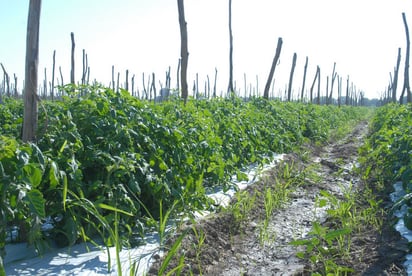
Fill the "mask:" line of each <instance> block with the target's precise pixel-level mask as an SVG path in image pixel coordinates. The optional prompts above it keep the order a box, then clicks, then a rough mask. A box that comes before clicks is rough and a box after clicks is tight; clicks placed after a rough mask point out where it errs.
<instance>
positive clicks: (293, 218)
mask: <svg viewBox="0 0 412 276" xmlns="http://www.w3.org/2000/svg"><path fill="white" fill-rule="evenodd" d="M366 132H367V124H366V123H365V122H364V123H361V124H359V125H358V126H357V127H356V128H355V129H354V131H353V132H352V133H351V134H349V135H348V136H346V137H345V138H344V139H342V140H340V141H336V142H334V143H332V144H330V145H328V146H326V147H323V148H317V149H313V151H312V152H311V154H310V156H309V157H308V158H307V160H305V161H302V160H300V159H299V158H298V157H297V156H295V155H288V156H287V157H286V159H288V160H289V161H290V162H289V164H293V166H294V167H299V168H300V169H303V168H305V167H308V166H311V167H313V169H311V171H312V172H313V175H312V177H306V176H303V178H302V179H303V182H304V183H303V185H299V186H298V187H297V188H296V189H294V190H293V192H291V194H290V195H289V196H290V198H289V200H288V201H287V202H286V203H285V204H284V205H283V206H282V207H281V208H279V209H278V210H276V211H275V212H274V213H273V215H272V217H271V219H270V221H269V224H268V225H267V231H266V232H264V233H265V234H266V237H265V238H264V239H263V242H262V231H261V229H262V228H261V225H262V213H264V206H263V203H262V202H257V205H256V207H255V208H254V209H253V210H252V212H251V213H250V214H249V217H248V222H247V223H242V224H241V225H240V224H238V223H235V221H234V218H233V216H232V215H230V214H228V213H226V212H221V213H219V214H217V215H214V216H212V217H209V218H206V219H203V220H202V221H200V222H199V223H198V224H197V225H196V229H197V234H198V235H197V236H196V235H195V234H193V233H191V234H188V235H187V236H186V238H185V240H184V242H183V244H182V250H181V254H184V255H185V266H184V268H183V270H182V275H187V274H189V272H190V271H191V272H192V273H193V274H195V275H199V274H202V275H227V276H229V275H310V273H308V272H307V267H308V263H305V262H304V261H303V260H301V259H298V258H297V257H296V252H297V248H296V247H295V246H292V245H289V243H290V242H291V241H293V240H294V239H299V238H302V237H305V236H306V235H307V234H308V232H309V231H310V230H311V227H312V222H313V221H320V222H321V223H323V222H324V221H325V219H326V208H325V207H324V208H319V207H317V206H316V198H317V197H318V196H319V193H320V191H321V190H324V191H327V192H329V193H330V194H332V195H334V196H337V197H341V196H342V194H343V190H345V189H349V188H350V187H351V189H361V188H362V181H361V180H360V179H359V177H358V176H357V175H356V173H354V171H353V168H354V166H356V162H357V154H358V152H357V150H358V148H359V146H360V145H361V144H362V143H363V139H364V137H365V135H366ZM291 166H292V165H291ZM280 172H281V171H279V170H276V169H275V170H273V171H271V172H269V173H268V174H267V175H266V176H264V177H263V178H262V179H263V180H262V181H259V182H258V183H256V184H254V185H253V187H250V189H249V190H250V191H249V192H250V193H251V194H253V193H258V192H263V191H264V187H266V185H267V184H268V181H273V180H274V179H276V174H278V173H280ZM263 216H264V215H263ZM391 229H392V228H391V227H390V226H389V225H388V226H385V225H384V227H383V231H382V234H380V233H378V232H376V231H375V230H373V229H370V230H368V231H365V233H361V234H358V235H353V238H352V239H353V241H352V246H351V256H352V257H353V258H352V263H351V262H349V263H347V261H346V263H345V265H348V266H351V267H353V268H354V269H355V271H356V273H354V275H404V274H405V273H404V271H403V270H402V269H401V268H400V267H401V263H402V258H403V256H404V255H405V250H407V248H406V245H405V242H404V241H403V240H401V239H400V237H399V235H398V234H397V233H396V232H394V231H393V230H391ZM199 233H200V234H201V236H202V237H204V241H203V243H202V244H201V245H200V246H199ZM176 257H179V256H176ZM173 262H174V263H173ZM177 262H178V258H176V259H175V260H174V261H172V265H171V267H176V266H177V265H178V263H177ZM158 265H159V263H156V264H155V265H154V266H153V268H152V270H151V272H150V273H149V274H156V273H157V269H158Z"/></svg>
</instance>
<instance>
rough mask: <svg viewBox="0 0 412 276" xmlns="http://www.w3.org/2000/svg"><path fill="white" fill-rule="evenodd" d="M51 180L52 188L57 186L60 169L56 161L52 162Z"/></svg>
mask: <svg viewBox="0 0 412 276" xmlns="http://www.w3.org/2000/svg"><path fill="white" fill-rule="evenodd" d="M49 181H50V188H52V189H54V188H56V186H57V184H59V169H58V168H57V164H56V162H54V161H52V162H51V163H50V171H49Z"/></svg>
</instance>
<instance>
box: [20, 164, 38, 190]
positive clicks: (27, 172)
mask: <svg viewBox="0 0 412 276" xmlns="http://www.w3.org/2000/svg"><path fill="white" fill-rule="evenodd" d="M23 171H24V178H25V179H27V180H28V181H29V184H31V185H32V187H34V188H36V187H37V186H39V184H40V182H41V179H42V173H43V172H42V170H41V169H40V168H39V167H38V165H37V164H34V163H29V164H27V165H25V166H24V167H23Z"/></svg>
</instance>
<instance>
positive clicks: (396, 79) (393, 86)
mask: <svg viewBox="0 0 412 276" xmlns="http://www.w3.org/2000/svg"><path fill="white" fill-rule="evenodd" d="M400 64H401V48H398V58H397V59H396V67H395V70H394V74H393V82H392V102H394V103H396V90H397V87H398V75H399V66H400Z"/></svg>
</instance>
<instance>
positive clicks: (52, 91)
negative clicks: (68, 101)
mask: <svg viewBox="0 0 412 276" xmlns="http://www.w3.org/2000/svg"><path fill="white" fill-rule="evenodd" d="M55 68H56V50H54V51H53V69H52V80H51V88H50V93H51V99H52V100H53V99H54V71H55Z"/></svg>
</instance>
